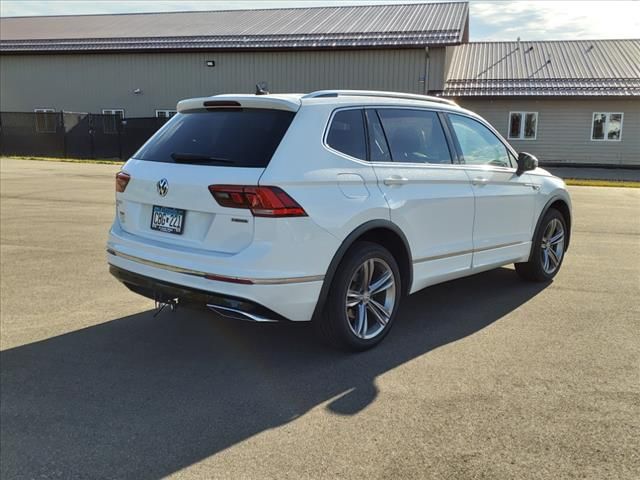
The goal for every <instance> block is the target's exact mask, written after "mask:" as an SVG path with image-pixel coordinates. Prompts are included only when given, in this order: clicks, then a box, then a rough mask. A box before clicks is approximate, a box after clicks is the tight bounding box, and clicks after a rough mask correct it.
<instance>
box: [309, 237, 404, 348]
mask: <svg viewBox="0 0 640 480" xmlns="http://www.w3.org/2000/svg"><path fill="white" fill-rule="evenodd" d="M371 267H373V269H372V268H371ZM368 272H372V273H371V274H370V275H369V277H368V278H369V279H370V280H369V282H368V283H367V285H368V286H369V287H370V286H373V287H374V288H375V287H376V284H378V288H379V289H380V290H379V292H378V293H374V294H371V289H370V288H369V287H367V288H364V283H365V282H364V280H365V278H366V275H367V274H368ZM385 278H386V280H385ZM391 279H392V281H391ZM384 287H387V288H384ZM349 292H350V293H349ZM401 299H402V279H401V277H400V270H399V268H398V263H397V262H396V260H395V258H394V257H393V255H391V253H389V251H388V250H387V249H386V248H384V247H382V246H381V245H378V244H377V243H373V242H356V243H355V244H354V245H353V246H352V247H351V248H350V249H349V250H348V251H347V253H346V254H345V256H344V258H343V259H342V261H341V263H340V266H339V267H338V269H337V271H336V273H335V275H334V277H333V279H332V282H331V286H330V288H329V294H328V295H327V300H326V302H325V305H324V307H323V309H322V312H321V314H320V315H319V316H318V318H316V319H314V323H315V326H316V330H317V332H318V333H319V334H320V336H321V337H322V339H323V340H324V341H325V342H327V343H329V344H330V345H332V346H334V347H337V348H340V349H343V350H350V351H362V350H367V349H369V348H372V347H374V346H375V345H377V344H378V343H380V342H381V341H382V339H383V338H384V337H385V336H387V334H388V333H389V330H391V327H392V326H393V322H394V320H395V317H396V313H397V312H398V307H399V306H400V300H401Z"/></svg>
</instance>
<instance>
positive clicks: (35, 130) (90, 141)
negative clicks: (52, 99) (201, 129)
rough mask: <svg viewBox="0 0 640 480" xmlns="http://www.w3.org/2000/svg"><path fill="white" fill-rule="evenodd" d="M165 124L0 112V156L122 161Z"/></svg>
mask: <svg viewBox="0 0 640 480" xmlns="http://www.w3.org/2000/svg"><path fill="white" fill-rule="evenodd" d="M166 121H167V119H166V118H155V117H152V118H125V119H123V118H122V117H121V116H120V115H101V114H92V113H73V112H64V113H62V112H2V113H0V155H19V156H46V157H67V158H92V159H118V158H119V159H122V160H125V159H127V158H129V157H130V156H131V155H133V154H134V153H135V152H136V150H138V149H139V148H140V147H141V146H142V144H143V143H144V142H146V141H147V139H148V138H149V137H150V136H151V135H153V134H154V133H155V132H156V131H157V130H158V129H159V128H160V127H161V126H162V125H164V123H165V122H166Z"/></svg>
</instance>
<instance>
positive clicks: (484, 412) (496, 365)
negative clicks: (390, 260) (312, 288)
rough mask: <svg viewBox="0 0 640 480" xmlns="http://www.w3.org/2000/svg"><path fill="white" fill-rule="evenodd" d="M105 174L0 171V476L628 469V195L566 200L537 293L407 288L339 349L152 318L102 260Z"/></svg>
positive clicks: (612, 475)
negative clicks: (549, 276)
mask: <svg viewBox="0 0 640 480" xmlns="http://www.w3.org/2000/svg"><path fill="white" fill-rule="evenodd" d="M117 168H118V167H117V166H113V165H86V164H67V163H52V162H30V161H17V160H6V159H3V160H2V162H1V164H0V172H1V175H0V176H1V185H0V191H1V202H0V207H1V208H0V214H1V223H0V225H1V229H0V233H1V250H0V253H1V286H0V292H1V301H2V303H1V312H2V315H1V317H2V318H1V331H0V333H1V343H0V348H1V350H2V351H1V353H0V369H1V378H0V381H1V384H0V385H1V390H0V395H1V398H0V415H1V416H0V420H1V423H0V441H1V448H0V476H1V477H2V478H3V479H7V480H8V479H13V478H65V479H67V478H82V479H87V478H136V479H156V478H161V477H166V476H172V477H175V478H221V479H222V478H224V479H231V478H233V479H259V478H278V479H283V478H291V479H300V478H313V479H320V478H385V479H386V478H438V479H445V478H447V479H467V478H474V479H475V478H486V479H507V478H514V479H525V478H526V479H529V478H534V479H537V478H548V479H557V478H593V479H637V478H640V453H639V452H640V323H639V321H640V302H639V298H640V295H639V294H640V189H625V188H589V187H575V188H572V189H571V194H572V196H573V202H574V216H575V220H574V229H573V237H572V242H571V248H570V249H569V252H568V255H567V257H566V260H565V263H564V266H563V269H562V270H561V272H560V273H559V275H558V276H557V277H556V280H555V281H554V282H553V283H552V284H549V285H542V284H529V283H524V282H522V281H520V280H519V279H518V277H517V276H516V275H515V272H514V271H513V270H512V269H509V268H502V269H498V270H495V271H492V272H488V273H484V274H480V275H477V276H474V277H471V278H467V279H463V280H458V281H453V282H449V283H446V284H443V285H439V286H436V287H432V288H429V289H427V290H424V291H422V292H420V293H417V294H415V295H413V296H411V297H409V298H408V299H406V300H405V302H404V305H403V306H402V309H401V312H400V314H399V317H398V321H397V323H396V325H395V327H394V329H393V331H391V333H390V334H389V336H388V337H387V339H386V340H385V342H384V343H383V344H382V345H380V346H379V347H378V348H376V349H374V350H372V351H369V352H366V353H362V354H358V355H349V354H343V353H338V352H335V351H332V350H329V349H327V348H324V347H322V346H321V345H319V344H317V343H316V341H315V339H314V337H313V334H312V332H311V331H310V329H309V328H306V326H305V325H289V324H276V325H257V324H250V323H242V322H237V321H233V320H226V319H222V318H219V317H217V316H215V315H213V314H206V313H200V312H191V311H187V310H180V309H179V310H178V311H177V312H175V313H162V314H161V315H159V316H158V317H157V318H153V311H152V310H153V303H152V302H150V301H148V300H145V299H144V298H141V297H138V296H136V295H134V294H133V293H130V292H129V291H127V290H126V289H125V288H124V287H123V286H121V285H120V284H118V283H117V282H116V281H115V280H114V279H112V278H111V277H110V276H109V274H108V270H107V265H106V260H105V253H104V246H105V241H106V234H107V230H108V227H109V224H110V222H111V219H112V215H113V212H114V207H113V197H114V192H113V190H114V179H113V174H114V173H115V172H116V171H117Z"/></svg>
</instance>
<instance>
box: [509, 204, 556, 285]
mask: <svg viewBox="0 0 640 480" xmlns="http://www.w3.org/2000/svg"><path fill="white" fill-rule="evenodd" d="M549 235H550V236H549ZM549 240H551V242H549ZM566 241H567V223H566V221H565V219H564V216H563V215H562V213H560V212H559V211H558V210H556V209H555V208H550V209H549V210H548V211H547V213H545V215H544V217H543V218H542V222H540V227H539V228H538V230H537V231H536V233H535V237H534V239H533V244H532V245H531V255H530V257H529V261H528V262H526V263H516V264H515V267H516V272H518V275H520V276H521V277H522V278H524V279H525V280H530V281H534V282H548V281H550V280H551V279H553V277H555V276H556V274H557V273H558V272H559V271H560V267H561V266H562V261H563V260H564V252H565V246H566Z"/></svg>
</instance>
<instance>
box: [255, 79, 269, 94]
mask: <svg viewBox="0 0 640 480" xmlns="http://www.w3.org/2000/svg"><path fill="white" fill-rule="evenodd" d="M256 95H269V85H267V82H265V81H264V80H261V81H260V82H258V83H256Z"/></svg>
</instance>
